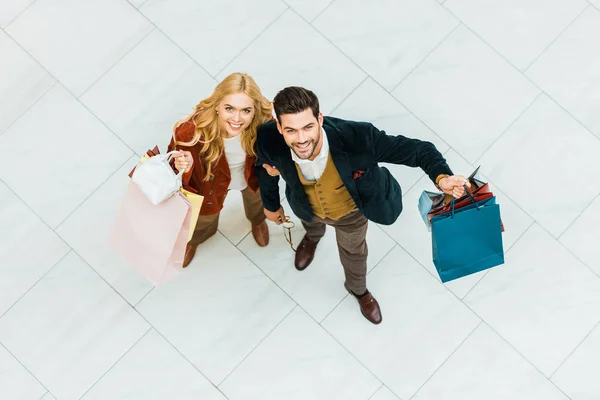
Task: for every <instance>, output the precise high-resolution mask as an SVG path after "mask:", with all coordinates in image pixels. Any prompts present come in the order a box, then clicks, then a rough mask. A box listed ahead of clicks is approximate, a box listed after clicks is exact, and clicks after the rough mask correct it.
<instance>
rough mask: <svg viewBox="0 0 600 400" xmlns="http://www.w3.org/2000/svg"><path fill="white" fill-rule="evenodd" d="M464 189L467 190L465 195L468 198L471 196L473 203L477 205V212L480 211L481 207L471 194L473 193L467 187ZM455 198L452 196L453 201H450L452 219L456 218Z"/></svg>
mask: <svg viewBox="0 0 600 400" xmlns="http://www.w3.org/2000/svg"><path fill="white" fill-rule="evenodd" d="M463 188H464V189H465V193H466V194H467V196H469V198H470V199H471V201H472V202H473V204H475V207H476V208H477V211H480V209H481V206H479V205H477V201H475V197H473V195H472V194H471V192H469V189H468V188H467V185H464V186H463ZM455 200H456V199H455V198H454V196H452V200H451V201H450V215H451V218H454V202H455Z"/></svg>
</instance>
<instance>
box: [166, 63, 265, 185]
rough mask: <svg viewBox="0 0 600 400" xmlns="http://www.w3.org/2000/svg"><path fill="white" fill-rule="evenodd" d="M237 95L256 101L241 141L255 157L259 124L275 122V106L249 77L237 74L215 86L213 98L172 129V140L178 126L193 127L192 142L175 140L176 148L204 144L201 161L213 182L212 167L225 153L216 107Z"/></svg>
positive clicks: (244, 147)
mask: <svg viewBox="0 0 600 400" xmlns="http://www.w3.org/2000/svg"><path fill="white" fill-rule="evenodd" d="M235 93H245V94H246V95H247V96H248V97H250V98H251V99H252V100H253V101H254V110H255V112H254V117H253V118H252V122H251V123H250V125H249V126H248V128H247V129H246V130H244V131H243V132H242V133H241V135H242V137H241V139H242V140H241V141H242V148H243V149H244V151H245V152H246V153H247V154H249V155H251V156H256V151H255V149H254V146H255V144H256V136H257V129H258V127H259V125H261V124H264V123H265V122H267V121H269V120H271V119H272V117H273V114H272V112H273V105H272V103H271V102H270V101H269V100H267V99H266V98H265V97H264V96H263V94H262V92H261V90H260V88H259V87H258V85H257V84H256V82H255V81H254V79H252V77H251V76H250V75H247V74H243V73H239V72H235V73H233V74H231V75H229V76H227V77H226V78H225V79H223V81H222V82H221V83H219V84H218V85H217V86H216V87H215V89H214V91H213V93H212V94H211V95H210V97H208V98H206V99H204V100H202V101H201V102H200V103H199V104H198V105H196V107H195V108H194V112H193V113H192V114H191V115H190V116H188V117H187V118H186V119H183V120H181V121H178V122H177V123H176V124H175V126H174V127H173V140H175V130H176V129H177V127H179V125H181V124H182V123H185V122H188V121H190V122H192V123H193V124H194V137H193V139H192V140H191V141H189V142H180V141H176V140H175V145H181V146H194V145H196V144H198V143H202V145H203V146H202V148H201V149H200V154H199V158H200V160H202V163H203V164H204V168H205V171H206V176H205V177H204V179H205V180H208V179H210V177H211V176H212V175H213V173H212V169H213V166H214V165H215V163H216V162H217V160H219V158H220V157H221V155H222V154H223V152H224V150H225V144H224V142H223V137H222V136H221V133H222V132H221V128H220V127H219V121H218V118H217V110H216V109H217V106H218V105H219V104H220V103H221V102H222V101H223V99H224V98H225V97H226V96H229V95H231V94H235Z"/></svg>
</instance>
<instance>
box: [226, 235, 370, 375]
mask: <svg viewBox="0 0 600 400" xmlns="http://www.w3.org/2000/svg"><path fill="white" fill-rule="evenodd" d="M236 248H237V246H236ZM237 250H238V251H239V252H240V253H242V254H243V255H244V256H245V257H246V258H247V259H248V260H249V261H250V262H251V263H252V264H253V265H254V266H255V267H256V268H258V269H259V270H260V271H261V272H262V273H263V274H264V275H265V276H266V277H267V278H268V279H269V280H270V281H271V282H273V284H274V285H275V286H277V287H278V288H279V289H280V290H281V291H282V292H283V293H285V295H286V296H288V297H289V299H290V300H291V301H292V302H293V303H295V304H296V306H295V307H294V308H293V309H296V308H300V309H301V310H302V311H303V312H304V313H305V314H306V315H307V316H308V317H309V318H310V319H312V320H313V321H314V322H315V323H316V324H317V325H319V327H320V328H321V329H322V330H323V331H325V332H326V333H327V335H329V337H331V338H333V340H335V341H336V342H337V343H338V344H339V345H340V346H341V347H342V348H343V349H344V350H346V352H347V353H348V354H349V355H350V356H351V357H352V358H353V359H354V360H355V361H357V362H358V363H359V364H360V365H361V366H362V367H363V368H364V369H366V370H367V371H369V373H370V374H371V375H373V377H375V378H376V379H377V380H378V381H380V382H381V380H380V379H379V377H378V376H377V375H375V373H373V371H371V370H370V369H369V368H367V366H366V365H364V364H363V362H362V361H361V360H359V359H358V358H357V357H356V356H355V355H354V353H352V352H351V351H350V350H348V349H347V348H346V346H344V345H343V344H341V343H340V342H339V340H337V338H335V337H334V336H333V335H332V334H331V333H330V332H329V331H328V330H327V329H326V328H325V327H324V326H323V325H321V323H320V322H319V321H317V320H316V319H315V317H313V316H312V314H310V313H309V312H308V311H306V310H305V309H304V307H302V306H301V305H300V304H299V303H298V302H297V301H296V300H295V299H294V298H293V297H292V296H291V295H290V294H289V293H288V292H286V291H285V290H284V289H283V288H281V286H279V284H277V283H276V282H275V281H274V280H273V279H272V278H271V277H270V276H269V275H268V274H267V273H266V272H265V271H263V270H262V268H260V266H258V265H257V264H256V263H255V262H254V261H253V260H252V259H250V257H248V255H247V254H246V253H244V252H243V251H242V250H241V249H239V248H238V249H237ZM380 262H381V261H380ZM373 268H375V267H373ZM346 296H348V294H346V295H345V296H344V298H343V299H342V301H343V300H344V299H345V298H346ZM338 305H339V303H338ZM336 307H337V305H336ZM293 309H292V311H293ZM290 313H291V311H290ZM290 313H288V315H289V314H290ZM285 318H287V315H286V317H285ZM285 318H284V319H285ZM282 321H283V320H282ZM280 323H281V322H280ZM278 325H279V324H278ZM270 334H271V332H269V334H268V335H267V336H269V335H270ZM264 339H266V336H265V338H263V340H264ZM261 343H262V341H261ZM257 347H258V346H257ZM257 347H255V348H254V349H252V351H251V353H250V354H252V353H253V352H254V350H256V348H257ZM250 354H248V356H250ZM246 358H247V357H246ZM240 364H241V362H240ZM240 364H238V366H236V369H237V367H239V365H240ZM232 372H233V371H232ZM228 376H229V375H228ZM226 378H227V377H226ZM226 378H225V379H226ZM225 379H224V380H223V381H221V383H220V384H219V385H221V384H222V383H223V382H224V381H225Z"/></svg>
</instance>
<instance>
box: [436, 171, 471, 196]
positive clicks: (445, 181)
mask: <svg viewBox="0 0 600 400" xmlns="http://www.w3.org/2000/svg"><path fill="white" fill-rule="evenodd" d="M465 185H466V186H467V187H468V188H470V187H471V184H470V183H469V181H468V180H467V178H465V177H464V176H461V175H452V176H447V177H445V178H442V179H440V181H439V182H438V186H439V187H440V190H441V191H442V192H444V193H446V194H449V195H451V196H454V197H456V198H457V199H458V198H460V197H462V196H464V194H465V189H464V188H463V186H465Z"/></svg>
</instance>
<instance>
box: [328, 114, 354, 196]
mask: <svg viewBox="0 0 600 400" xmlns="http://www.w3.org/2000/svg"><path fill="white" fill-rule="evenodd" d="M325 128H326V129H325V134H326V135H327V140H328V141H329V152H330V154H331V160H332V161H333V164H334V165H335V168H336V169H337V170H338V173H339V174H340V178H342V182H344V186H346V189H347V190H348V192H349V193H350V196H352V198H353V199H354V201H355V202H356V199H357V198H358V190H357V189H356V182H354V178H353V177H352V166H351V164H350V158H349V156H348V153H347V152H346V151H344V150H343V146H342V142H341V140H340V137H339V132H338V130H337V129H336V128H335V127H333V126H331V125H328V126H326V127H325Z"/></svg>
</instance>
